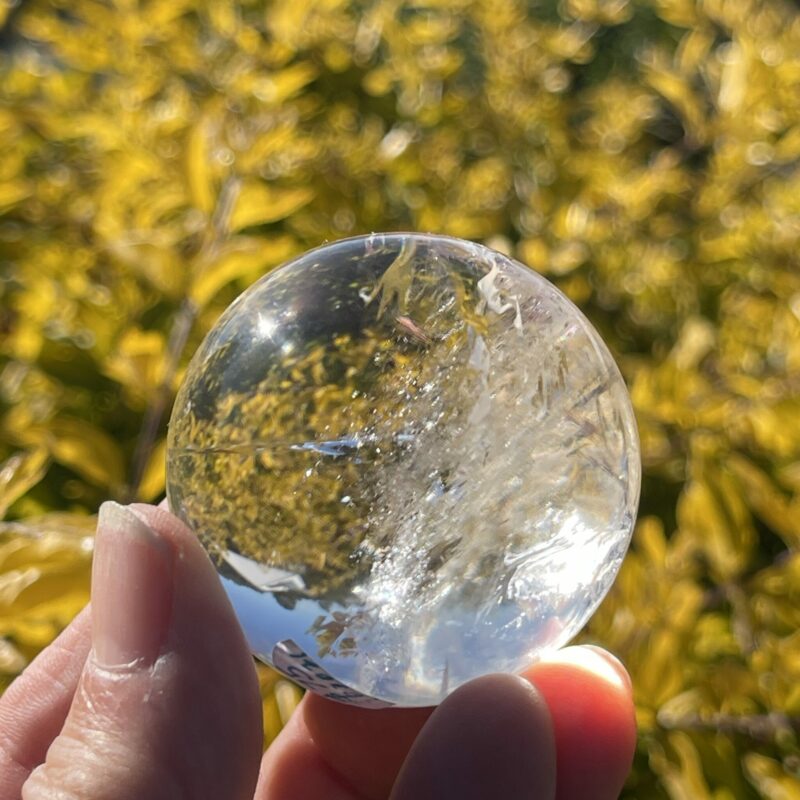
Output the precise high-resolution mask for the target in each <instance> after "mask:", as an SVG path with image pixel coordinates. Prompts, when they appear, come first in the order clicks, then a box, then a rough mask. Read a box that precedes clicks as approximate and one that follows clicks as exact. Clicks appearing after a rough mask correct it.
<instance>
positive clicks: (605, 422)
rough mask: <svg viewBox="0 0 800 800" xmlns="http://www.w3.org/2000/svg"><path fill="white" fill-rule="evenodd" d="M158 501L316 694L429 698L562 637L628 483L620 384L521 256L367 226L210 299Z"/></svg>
mask: <svg viewBox="0 0 800 800" xmlns="http://www.w3.org/2000/svg"><path fill="white" fill-rule="evenodd" d="M167 483H168V489H167V491H168V496H169V501H170V506H171V508H172V510H173V511H174V512H175V513H176V514H178V516H180V517H181V518H182V519H183V520H184V521H185V522H186V523H187V524H188V525H189V526H190V527H191V528H192V529H193V530H194V531H195V532H196V533H197V535H198V537H199V538H200V540H201V541H202V542H203V544H204V546H205V547H206V549H207V550H208V552H209V554H210V556H211V558H212V560H213V562H214V564H215V565H216V567H217V570H218V571H219V574H220V576H221V578H222V580H223V583H224V585H225V587H226V589H227V591H228V594H229V596H230V598H231V600H232V602H233V606H234V608H235V609H236V612H237V615H238V617H239V620H240V622H241V624H242V627H243V628H244V631H245V633H246V635H247V637H248V640H249V643H250V646H251V648H252V650H253V652H254V653H255V654H256V655H257V656H258V657H259V658H261V659H262V660H264V661H266V662H267V663H270V664H273V665H275V666H276V667H278V668H279V669H281V670H282V671H284V672H285V673H286V674H288V675H289V676H290V677H292V678H294V679H295V680H297V681H298V682H299V683H301V684H303V685H305V686H307V687H308V688H311V689H312V690H314V691H318V692H320V693H322V694H325V695H327V696H329V697H333V698H334V699H339V700H343V701H346V702H353V703H358V704H361V705H366V706H372V707H378V706H381V705H386V704H396V705H403V706H424V705H435V704H436V703H438V702H440V701H441V700H442V699H443V698H444V697H445V696H446V695H447V694H448V693H449V692H450V691H452V690H453V689H454V688H456V687H457V686H459V685H461V684H462V683H464V682H466V681H468V680H470V679H471V678H474V677H477V676H478V675H482V674H485V673H488V672H519V671H521V670H522V669H524V668H525V667H527V666H528V665H529V664H530V663H531V662H532V661H534V660H535V659H536V658H537V657H538V656H539V655H540V654H541V653H542V652H543V651H545V650H548V649H553V648H557V647H559V646H561V645H563V644H565V643H566V642H567V641H569V640H570V639H571V638H572V637H573V636H574V635H575V634H576V633H577V632H578V630H580V628H581V627H582V626H583V625H584V623H585V622H586V621H587V619H588V618H589V617H590V616H591V614H592V613H593V611H594V610H595V609H596V608H597V606H598V605H599V603H600V601H601V600H602V598H603V596H604V595H605V594H606V592H607V591H608V589H609V587H610V586H611V583H612V582H613V580H614V577H615V576H616V573H617V571H618V569H619V566H620V564H621V562H622V558H623V556H624V554H625V550H626V548H627V546H628V542H629V539H630V534H631V530H632V527H633V523H634V518H635V515H636V506H637V502H638V495H639V483H640V461H639V449H638V440H637V435H636V426H635V422H634V417H633V412H632V409H631V405H630V400H629V398H628V394H627V391H626V389H625V385H624V383H623V380H622V378H621V376H620V374H619V371H618V370H617V367H616V365H615V364H614V362H613V360H612V358H611V356H610V354H609V352H608V350H607V348H606V346H605V345H604V344H603V342H602V341H601V339H600V337H599V336H598V335H597V333H596V332H595V330H594V329H593V328H592V327H591V325H590V324H589V323H588V321H587V320H586V319H585V318H584V316H583V315H582V314H581V313H580V312H579V311H578V309H577V308H576V307H575V306H574V305H573V304H572V303H571V302H570V301H569V300H568V299H567V298H566V297H565V296H564V295H563V294H561V292H559V291H558V290H557V289H556V288H555V287H554V286H553V285H552V284H550V283H549V282H548V281H546V280H545V279H544V278H542V277H541V276H539V275H537V274H536V273H534V272H532V271H531V270H530V269H528V268H527V267H524V266H522V265H521V264H519V263H517V262H516V261H513V260H512V259H509V258H507V257H506V256H504V255H501V254H500V253H497V252H494V251H492V250H490V249H488V248H486V247H483V246H480V245H477V244H473V243H471V242H466V241H461V240H459V239H453V238H449V237H444V236H432V235H424V234H398V233H393V234H388V233H387V234H372V235H370V236H363V237H357V238H353V239H345V240H343V241H339V242H334V243H332V244H328V245H325V246H323V247H320V248H318V249H316V250H313V251H311V252H308V253H306V254H305V255H302V256H300V257H299V258H297V259H295V260H294V261H291V262H290V263H288V264H285V265H284V266H282V267H280V268H278V269H276V270H274V271H273V272H271V273H270V274H269V275H267V276H266V277H264V278H262V279H261V280H260V281H259V282H258V283H256V284H255V285H254V286H252V287H251V288H250V289H249V290H247V291H246V292H245V293H244V294H243V295H241V296H240V297H239V298H238V299H237V300H236V301H235V302H234V303H233V304H232V305H231V306H230V308H228V310H227V311H226V312H225V313H224V315H223V316H222V318H221V319H220V321H219V323H218V324H217V326H216V327H215V328H214V329H213V330H212V331H211V332H210V333H209V335H208V336H207V338H206V340H205V341H204V343H203V345H202V346H201V348H200V349H199V351H198V352H197V354H196V355H195V357H194V359H193V360H192V362H191V364H190V366H189V370H188V372H187V376H186V380H185V382H184V384H183V386H182V388H181V390H180V392H179V394H178V398H177V400H176V403H175V407H174V410H173V414H172V420H171V422H170V433H169V452H168V465H167Z"/></svg>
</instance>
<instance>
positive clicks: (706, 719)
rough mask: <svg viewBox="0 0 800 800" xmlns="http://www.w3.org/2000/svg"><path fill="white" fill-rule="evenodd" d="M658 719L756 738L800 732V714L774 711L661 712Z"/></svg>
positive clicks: (677, 727) (663, 724)
mask: <svg viewBox="0 0 800 800" xmlns="http://www.w3.org/2000/svg"><path fill="white" fill-rule="evenodd" d="M658 723H659V725H661V727H662V728H666V729H668V730H691V731H711V732H714V733H724V734H734V733H739V734H742V735H744V736H749V737H750V738H751V739H755V740H757V741H764V742H766V741H772V740H774V739H775V737H776V736H777V735H778V734H779V733H794V734H798V733H800V717H790V716H788V715H786V714H781V713H779V712H773V713H771V714H743V715H735V714H708V715H703V716H701V715H700V714H685V715H683V716H679V717H673V716H672V715H671V714H661V713H659V715H658Z"/></svg>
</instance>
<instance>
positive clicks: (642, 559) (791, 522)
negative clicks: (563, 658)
mask: <svg viewBox="0 0 800 800" xmlns="http://www.w3.org/2000/svg"><path fill="white" fill-rule="evenodd" d="M799 91H800V13H798V8H797V5H796V4H792V3H791V2H788V0H787V2H780V1H779V0H775V1H773V2H770V1H768V0H763V2H762V1H760V0H696V1H695V0H638V1H637V2H629V1H628V0H562V2H560V3H558V4H557V5H556V3H555V2H552V1H551V0H541V1H540V2H538V3H537V2H523V0H507V1H506V2H496V1H495V0H482V1H481V0H408V2H401V0H374V1H373V2H366V0H361V1H358V0H351V1H350V2H348V1H347V0H292V2H290V3H286V2H280V0H275V1H274V2H264V1H263V0H258V1H256V0H242V2H239V3H232V2H226V1H225V0H210V1H208V2H206V1H204V0H203V1H201V0H138V1H137V0H118V2H111V0H69V2H67V1H66V0H52V2H46V1H45V0H29V1H27V2H21V3H20V4H19V5H15V4H14V3H10V4H9V2H8V0H5V2H0V147H2V153H3V157H2V159H0V511H2V515H4V518H5V520H6V521H5V522H2V523H0V681H2V682H3V683H6V684H7V683H8V681H9V680H10V679H11V678H12V677H13V676H14V675H15V674H16V673H17V672H19V671H20V669H22V668H23V667H24V665H25V664H26V663H27V661H28V660H29V659H30V658H32V657H33V656H34V654H35V653H36V652H37V651H38V650H39V649H40V648H41V647H42V646H44V645H45V644H46V643H47V642H48V641H50V640H51V638H52V637H53V636H54V635H55V634H56V632H57V631H58V630H59V629H60V628H61V627H63V626H64V625H65V624H66V623H67V621H68V620H69V619H70V618H71V617H72V616H73V615H74V614H75V613H76V611H77V610H78V608H80V606H81V605H82V604H83V603H84V602H85V600H86V598H87V592H88V568H89V560H90V556H91V530H92V518H91V517H90V516H89V515H91V514H93V513H94V512H95V511H96V509H97V507H98V505H99V503H100V502H101V500H103V499H104V498H106V497H114V498H117V499H121V500H127V499H131V498H139V499H142V500H154V499H156V498H158V497H159V496H160V495H161V494H162V492H163V484H164V438H163V437H164V431H165V424H166V422H165V420H166V415H167V414H168V411H169V407H170V403H171V401H172V398H173V395H174V392H175V389H176V386H177V385H178V384H179V382H180V380H181V374H182V369H183V368H184V367H185V364H186V361H187V359H188V357H189V356H190V354H191V353H192V351H193V350H194V348H195V347H196V346H197V344H198V343H199V342H200V340H201V338H202V336H203V334H204V332H205V331H206V330H207V329H208V328H209V326H210V325H211V324H213V322H214V320H215V319H216V318H217V316H218V315H219V313H220V311H221V310H222V309H223V308H224V307H225V306H226V305H227V303H228V302H229V301H230V300H232V298H233V297H234V296H235V295H236V294H237V293H238V292H240V291H241V290H242V289H243V288H244V287H245V286H247V285H248V284H249V283H251V282H252V281H253V280H254V279H255V278H257V277H258V276H260V275H261V274H263V273H264V272H265V271H266V270H268V269H269V268H271V267H272V266H274V265H276V264H278V263H280V262H282V261H283V260H285V259H287V258H288V257H290V256H292V255H294V254H296V253H299V252H301V251H303V250H305V249H307V248H309V247H311V246H314V245H317V244H319V243H320V242H322V241H323V240H325V239H331V238H338V237H341V236H344V235H349V234H355V233H359V232H366V231H371V230H389V229H419V230H432V231H438V232H445V233H450V234H454V235H457V236H462V237H467V238H471V239H476V240H483V241H485V242H487V243H488V244H490V245H491V246H494V247H495V248H498V249H500V250H504V251H507V252H511V253H513V254H514V255H516V256H517V257H518V258H520V259H521V260H522V261H524V262H526V263H528V264H530V265H531V266H532V267H534V268H535V269H537V270H539V271H541V272H543V273H544V274H546V275H548V276H549V277H550V278H551V279H552V280H553V281H555V282H556V283H557V284H558V285H559V286H560V287H561V288H562V289H563V290H564V291H565V292H566V293H567V294H568V295H569V296H570V297H572V298H573V299H574V300H575V301H576V302H577V303H578V304H579V305H580V306H581V307H582V308H583V309H584V310H585V311H586V313H587V314H588V316H589V317H590V318H591V319H592V321H593V322H594V323H595V324H596V325H597V327H598V328H599V329H600V331H601V332H602V334H603V335H604V337H605V338H606V340H607V341H608V342H609V344H610V346H611V348H612V350H613V351H614V353H615V355H616V356H617V358H618V361H619V363H620V365H621V368H622V371H623V373H624V374H625V376H626V378H627V380H628V382H629V386H630V388H631V392H632V395H633V399H634V403H635V406H636V411H637V415H638V419H639V424H640V428H641V436H642V444H643V458H644V467H645V478H644V486H643V491H642V504H641V515H640V521H639V524H638V527H637V530H636V534H635V537H634V542H633V546H632V551H631V553H630V555H629V557H628V559H627V560H626V562H625V565H624V567H623V570H622V573H621V575H620V577H619V580H618V581H617V583H616V585H615V588H614V589H613V591H612V593H611V595H610V596H609V598H608V600H607V601H606V602H605V604H604V605H603V607H602V608H601V610H600V612H599V613H598V614H597V616H596V617H595V619H594V620H593V621H592V623H591V625H590V628H589V630H588V632H587V633H586V635H585V638H586V639H587V640H592V641H599V642H602V643H603V644H605V645H606V646H608V647H610V648H612V649H613V650H614V651H615V652H617V653H618V654H619V655H620V656H621V657H622V658H623V659H624V660H625V662H626V663H627V665H628V666H629V668H630V670H631V672H632V674H633V678H634V684H635V687H636V700H637V706H638V721H639V726H640V740H639V748H638V753H637V758H636V763H635V767H634V771H633V773H632V775H631V778H630V781H629V784H628V788H627V789H626V795H625V796H626V797H640V798H659V797H662V798H673V799H675V800H678V799H681V800H682V799H684V798H687V799H688V798H692V799H693V800H703V799H704V798H715V799H716V800H723V799H724V800H727V799H728V798H772V799H773V800H776V799H777V800H781V799H786V800H788V799H789V798H800V750H799V749H798V741H797V739H798V732H800V633H798V623H800V605H799V602H798V601H800V555H798V543H800V424H799V423H798V420H799V419H800V263H799V262H800V248H799V247H798V245H800V169H799V168H798V159H800V103H798V101H797V99H798V96H799V95H798V92H799ZM0 518H2V516H0ZM262 686H263V692H264V698H265V711H266V713H265V732H266V735H267V739H269V738H270V737H272V736H274V734H275V732H276V731H277V730H278V729H279V727H280V725H281V723H282V722H283V721H285V719H286V717H287V715H288V714H289V713H290V712H291V708H292V706H293V704H294V703H295V702H296V698H297V694H296V693H294V692H293V690H292V689H291V687H290V686H289V684H287V683H286V682H283V681H278V680H277V678H276V677H275V676H274V675H273V674H272V673H270V672H268V671H266V670H264V671H263V672H262Z"/></svg>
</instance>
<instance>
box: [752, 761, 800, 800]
mask: <svg viewBox="0 0 800 800" xmlns="http://www.w3.org/2000/svg"><path fill="white" fill-rule="evenodd" d="M742 761H743V763H744V771H745V774H746V775H747V777H748V779H749V780H750V782H751V783H752V784H753V786H755V787H756V788H757V789H758V791H759V792H760V793H761V796H762V797H769V798H770V800H797V798H798V797H800V779H798V778H796V777H794V776H793V775H789V774H788V773H787V772H786V770H785V769H784V768H783V766H782V765H781V764H780V763H779V762H778V761H775V760H773V759H771V758H767V756H763V755H761V754H759V753H748V754H747V755H746V756H745V757H744V758H743V759H742Z"/></svg>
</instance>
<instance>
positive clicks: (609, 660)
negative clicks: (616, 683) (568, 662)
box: [584, 644, 633, 691]
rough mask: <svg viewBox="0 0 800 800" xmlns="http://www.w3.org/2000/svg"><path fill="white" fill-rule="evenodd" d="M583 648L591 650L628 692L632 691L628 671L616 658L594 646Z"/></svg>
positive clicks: (589, 645)
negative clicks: (612, 671)
mask: <svg viewBox="0 0 800 800" xmlns="http://www.w3.org/2000/svg"><path fill="white" fill-rule="evenodd" d="M584 647H586V648H588V649H589V650H592V651H593V652H594V653H596V654H597V655H598V656H600V657H601V658H602V659H603V660H604V661H605V662H606V664H608V666H610V667H611V668H612V669H613V670H614V672H615V673H616V675H617V677H618V678H619V679H620V680H621V681H622V683H623V684H624V685H625V686H626V687H627V689H628V691H630V690H631V689H633V683H632V682H631V676H630V675H629V674H628V670H627V669H626V668H625V665H624V664H623V663H622V661H621V660H620V659H619V658H617V657H616V656H615V655H614V654H613V653H609V652H608V650H605V649H603V648H602V647H599V646H598V645H596V644H587V645H584Z"/></svg>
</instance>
